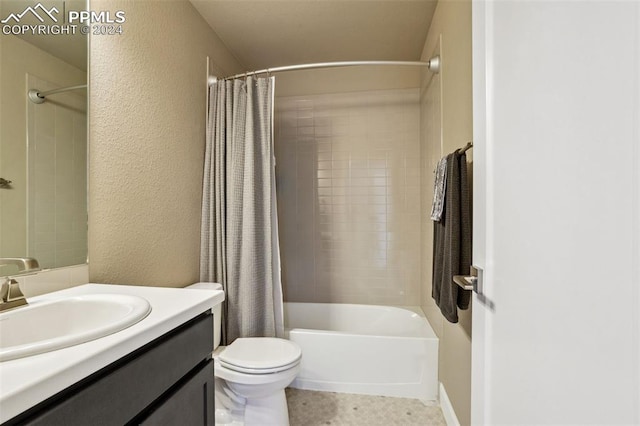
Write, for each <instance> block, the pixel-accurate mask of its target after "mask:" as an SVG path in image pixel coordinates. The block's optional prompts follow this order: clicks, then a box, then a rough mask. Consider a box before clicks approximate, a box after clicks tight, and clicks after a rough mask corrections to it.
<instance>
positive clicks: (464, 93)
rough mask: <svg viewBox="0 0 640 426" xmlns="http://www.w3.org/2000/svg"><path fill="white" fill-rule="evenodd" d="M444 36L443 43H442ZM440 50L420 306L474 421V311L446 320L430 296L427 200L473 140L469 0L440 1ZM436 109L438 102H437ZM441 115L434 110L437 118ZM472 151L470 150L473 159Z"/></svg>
mask: <svg viewBox="0 0 640 426" xmlns="http://www.w3.org/2000/svg"><path fill="white" fill-rule="evenodd" d="M440 39H441V40H442V43H441V45H440ZM438 49H440V56H441V58H442V72H441V73H440V75H438V76H437V77H436V78H437V79H439V81H435V83H436V84H439V85H440V93H434V94H431V93H429V91H428V90H427V87H425V86H426V84H427V82H428V78H426V75H425V79H424V81H423V90H422V92H421V93H422V97H421V106H422V117H421V119H422V120H423V132H422V138H421V139H422V141H421V145H422V149H421V155H422V167H423V169H422V177H423V182H422V183H423V187H424V189H425V192H424V195H425V201H426V202H425V203H424V204H423V209H424V210H425V211H424V212H423V215H422V238H421V240H422V264H423V265H424V267H423V274H422V301H421V305H422V309H423V310H424V312H425V313H426V315H427V317H428V318H429V322H430V323H431V324H432V326H433V328H434V330H435V331H436V333H437V334H438V337H439V338H440V360H439V379H440V381H441V382H442V383H443V385H444V387H445V389H446V391H447V394H448V396H449V398H450V400H451V403H452V405H453V408H454V410H455V412H456V415H457V417H458V420H459V421H460V422H461V423H462V424H463V425H465V424H469V423H470V421H471V411H470V410H471V310H467V311H459V317H460V322H459V323H457V324H451V323H449V322H447V321H446V320H444V319H443V317H442V314H441V313H440V310H439V309H438V307H437V306H436V305H435V303H434V301H433V299H432V297H431V266H430V265H431V261H432V260H431V257H432V244H433V243H432V230H433V224H432V223H431V220H430V219H429V215H428V212H429V211H430V210H429V209H430V208H431V204H430V202H428V200H429V198H432V194H433V192H432V191H433V190H432V188H433V173H432V172H433V170H434V167H435V164H436V163H437V161H438V160H439V159H440V158H441V157H442V156H444V155H446V154H448V153H450V152H452V151H454V150H456V149H458V148H460V147H463V146H464V145H465V143H466V142H467V141H470V140H471V139H472V137H473V136H472V135H473V119H472V91H471V77H472V74H471V2H470V1H467V0H465V1H440V2H438V6H437V7H436V12H435V15H434V17H433V20H432V22H431V27H430V28H429V33H428V36H427V40H426V43H425V46H424V50H423V54H422V59H423V60H427V59H429V58H430V57H431V55H432V54H433V52H434V51H437V50H438ZM433 102H438V103H439V107H440V111H439V113H438V114H439V115H440V117H438V118H439V119H440V124H441V127H442V129H441V130H442V133H441V138H434V137H431V138H430V137H429V135H430V134H431V133H430V130H429V129H428V128H426V127H428V125H427V124H426V123H425V120H426V121H429V119H430V117H433V114H430V111H428V108H430V105H433ZM436 107H437V106H436ZM438 114H435V115H436V116H438ZM472 155H473V150H471V151H468V152H467V156H468V159H469V158H472Z"/></svg>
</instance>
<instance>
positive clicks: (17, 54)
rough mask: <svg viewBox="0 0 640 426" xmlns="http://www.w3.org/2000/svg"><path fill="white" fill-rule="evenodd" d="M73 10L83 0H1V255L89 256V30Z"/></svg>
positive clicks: (73, 261) (62, 260)
mask: <svg viewBox="0 0 640 426" xmlns="http://www.w3.org/2000/svg"><path fill="white" fill-rule="evenodd" d="M72 10H75V11H79V10H88V4H87V1H86V0H65V1H61V0H55V1H51V0H40V1H25V0H1V1H0V28H1V29H2V32H1V33H0V179H2V180H0V257H33V258H36V259H37V260H38V262H39V263H40V267H41V268H59V267H63V266H70V265H77V264H83V263H86V261H87V90H86V84H87V50H88V49H87V40H88V37H87V36H86V35H83V34H81V33H80V31H78V30H77V28H76V30H75V31H74V30H73V29H72V28H71V27H70V25H68V24H67V18H66V16H68V12H69V11H72ZM65 28H66V29H65ZM78 86H79V87H78ZM30 89H35V91H36V92H39V93H40V95H35V100H36V101H38V100H39V98H42V97H44V99H43V100H44V102H41V103H36V102H32V101H30V100H29V99H28V96H27V92H28V91H29V90H30ZM58 89H64V90H62V91H58ZM32 97H34V95H32ZM11 268H12V267H0V276H2V275H8V274H14V273H15V271H14V270H13V269H11ZM10 269H11V270H10Z"/></svg>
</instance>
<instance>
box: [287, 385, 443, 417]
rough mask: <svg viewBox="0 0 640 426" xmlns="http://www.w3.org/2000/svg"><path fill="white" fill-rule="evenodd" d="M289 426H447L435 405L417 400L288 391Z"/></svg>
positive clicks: (297, 390) (296, 390)
mask: <svg viewBox="0 0 640 426" xmlns="http://www.w3.org/2000/svg"><path fill="white" fill-rule="evenodd" d="M286 393H287V404H288V406H289V422H290V426H319V425H333V426H336V425H339V426H360V425H361V426H390V425H399V426H404V425H425V426H427V425H428V426H446V422H445V420H444V417H443V416H442V411H441V410H440V407H439V406H438V405H434V406H426V405H425V404H423V403H422V402H420V401H418V400H416V399H409V398H391V397H386V396H371V395H352V394H346V393H334V392H316V391H308V390H300V389H292V388H287V389H286Z"/></svg>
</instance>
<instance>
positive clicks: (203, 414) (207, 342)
mask: <svg viewBox="0 0 640 426" xmlns="http://www.w3.org/2000/svg"><path fill="white" fill-rule="evenodd" d="M212 330H213V315H211V313H210V312H206V313H203V314H201V315H199V316H197V317H195V318H193V319H192V320H190V321H188V322H186V323H184V324H183V325H181V326H180V327H177V328H175V329H173V330H172V331H170V332H168V333H166V334H165V335H163V336H161V337H159V338H157V339H155V340H153V341H152V342H150V343H148V344H146V345H145V346H143V347H141V348H140V349H138V350H136V351H134V352H132V353H130V354H129V355H127V356H125V357H123V358H121V359H120V360H118V361H116V362H114V363H112V364H110V365H108V366H107V367H105V368H103V369H101V370H99V371H97V372H96V373H94V374H92V375H90V376H89V377H87V378H85V379H84V380H82V381H80V382H79V383H76V384H75V385H73V386H71V387H69V388H67V389H65V390H63V391H61V392H59V393H58V394H57V395H54V396H52V397H51V398H49V399H47V400H46V401H44V402H42V403H40V404H38V405H36V406H35V407H33V408H31V409H29V410H28V411H26V412H25V413H22V414H20V415H18V416H16V417H14V418H13V419H11V420H9V421H7V422H5V423H3V425H2V426H8V425H42V426H44V425H46V426H52V425H64V426H71V425H82V426H85V425H91V426H101V425H105V426H106V425H118V426H121V425H138V424H142V425H154V426H156V425H181V426H182V425H184V426H189V425H211V426H213V425H214V424H215V418H214V417H215V415H214V378H213V361H212V359H211V352H212V351H213V333H212Z"/></svg>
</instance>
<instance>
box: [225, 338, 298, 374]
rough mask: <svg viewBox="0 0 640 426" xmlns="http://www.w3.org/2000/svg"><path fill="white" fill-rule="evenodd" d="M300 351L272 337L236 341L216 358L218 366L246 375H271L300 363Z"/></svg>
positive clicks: (295, 346) (288, 343) (296, 346)
mask: <svg viewBox="0 0 640 426" xmlns="http://www.w3.org/2000/svg"><path fill="white" fill-rule="evenodd" d="M301 357H302V350H301V349H300V347H299V346H298V345H297V344H295V343H293V342H290V341H289V340H285V339H279V338H274V337H245V338H239V339H236V340H235V341H234V342H233V343H232V344H231V345H229V346H228V347H227V348H226V349H225V350H224V351H222V353H221V354H220V355H219V357H218V361H219V362H220V365H221V366H223V367H225V368H228V369H230V370H233V371H237V372H240V373H246V374H271V373H277V372H279V371H284V370H288V369H290V368H292V367H294V366H295V365H297V364H298V363H299V362H300V358H301Z"/></svg>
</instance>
